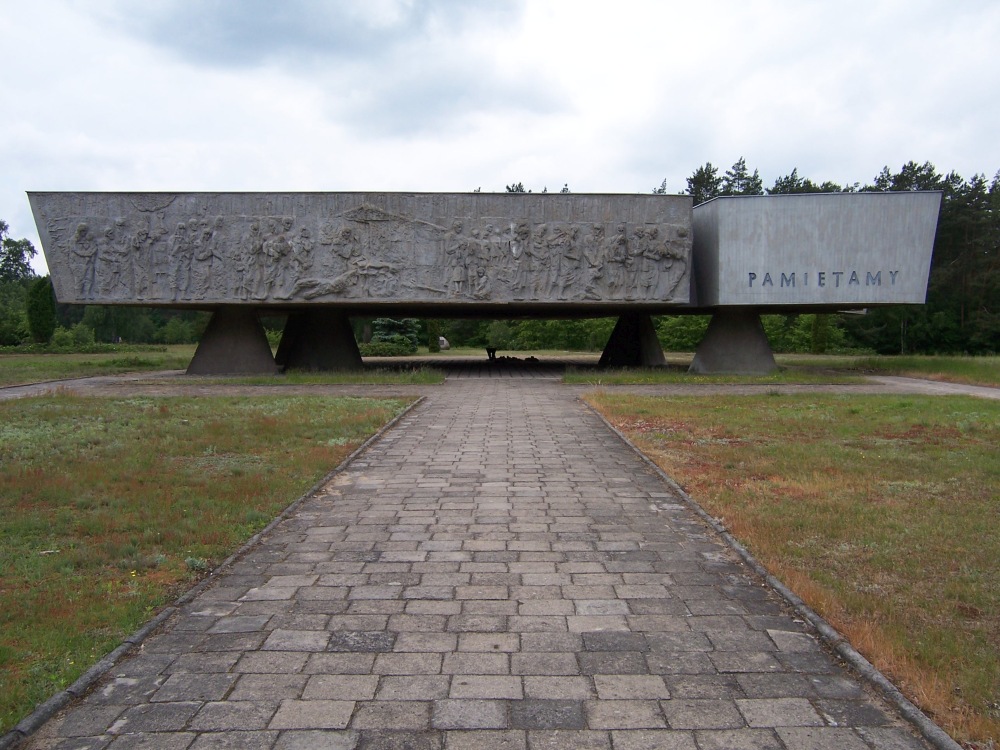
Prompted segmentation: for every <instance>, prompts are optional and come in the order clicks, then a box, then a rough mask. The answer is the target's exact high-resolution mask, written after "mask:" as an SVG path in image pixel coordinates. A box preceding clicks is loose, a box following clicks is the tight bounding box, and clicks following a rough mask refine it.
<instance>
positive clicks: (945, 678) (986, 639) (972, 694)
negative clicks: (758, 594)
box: [587, 392, 1000, 747]
mask: <svg viewBox="0 0 1000 750" xmlns="http://www.w3.org/2000/svg"><path fill="white" fill-rule="evenodd" d="M587 400H588V401H589V402H590V403H591V404H592V405H593V406H595V408H597V409H598V410H600V412H601V413H602V414H604V415H605V416H606V417H607V418H608V419H609V420H610V421H611V422H612V423H614V424H615V425H616V426H618V427H619V428H620V429H622V430H623V431H624V432H625V433H626V434H628V435H629V437H630V438H631V439H632V440H633V441H634V442H635V443H636V445H638V446H639V447H640V448H641V449H642V450H643V451H644V452H645V453H646V454H647V455H648V456H649V457H650V458H652V459H653V460H654V461H656V463H657V464H658V465H659V466H661V467H662V468H663V469H664V470H665V471H666V472H667V473H668V474H669V475H670V476H672V477H673V478H674V479H676V480H677V481H678V482H679V483H680V484H681V485H682V486H683V487H684V488H685V489H686V490H687V492H688V493H689V494H691V495H692V496H693V497H694V498H695V500H697V501H698V502H699V503H700V504H701V505H702V506H703V507H704V508H705V509H706V510H707V511H708V512H709V513H711V514H712V515H714V516H716V517H719V518H721V519H723V522H724V523H725V524H726V525H727V527H728V528H729V529H730V530H731V532H732V533H733V535H734V536H736V537H737V538H738V539H739V540H740V541H741V542H743V543H744V544H745V545H746V546H747V547H748V548H749V549H750V550H751V551H752V552H753V554H754V555H755V556H756V557H757V558H758V559H759V560H760V561H761V562H762V563H763V564H764V565H765V566H766V567H767V568H768V569H769V570H771V571H772V572H773V573H774V575H775V576H777V577H778V578H780V579H781V580H782V581H784V582H785V583H786V585H788V586H789V587H790V588H791V589H793V590H794V591H795V592H796V593H797V594H799V596H801V597H802V598H803V599H804V600H805V601H806V602H807V603H808V604H809V605H810V606H811V607H813V608H814V609H815V610H817V611H818V612H820V613H821V614H822V615H823V616H824V617H825V618H826V619H827V620H828V621H830V622H831V623H832V624H833V625H834V627H836V628H838V629H839V630H840V631H841V632H842V633H844V634H845V635H846V636H847V637H848V638H849V639H850V640H851V642H852V644H853V645H854V646H855V647H856V648H857V649H858V650H859V651H861V652H862V653H863V654H864V655H865V656H866V657H867V658H868V659H869V660H870V661H872V662H873V663H874V664H876V665H877V666H878V667H879V669H881V670H882V671H883V672H885V673H886V674H887V675H888V676H890V678H891V679H893V680H894V682H895V683H896V684H897V685H899V686H900V687H901V688H902V690H903V691H904V692H905V693H906V694H907V695H908V696H909V697H910V698H911V699H912V700H913V701H914V702H915V703H917V704H918V705H920V706H921V707H922V708H923V709H924V710H925V711H927V712H929V713H930V714H931V715H932V716H933V717H934V719H935V720H936V721H937V722H938V723H940V724H941V725H942V726H943V727H944V728H945V729H946V730H948V731H949V732H950V733H952V735H953V736H955V737H956V738H959V739H971V740H978V741H980V742H984V743H986V742H988V740H989V739H991V738H992V739H993V740H994V741H995V740H997V739H1000V552H998V550H1000V453H998V451H997V446H998V445H1000V403H997V402H995V401H987V400H984V399H974V398H961V397H915V396H906V397H900V396H857V395H851V396H846V395H845V396H837V395H802V396H777V395H760V396H751V397H748V396H740V397H727V396H724V395H713V396H711V397H679V398H677V397H675V398H670V399H665V398H662V397H655V396H635V395H629V394H615V393H613V392H596V393H593V394H591V395H590V396H588V399H587ZM983 746H984V747H987V746H990V747H991V746H992V745H987V744H984V745H983Z"/></svg>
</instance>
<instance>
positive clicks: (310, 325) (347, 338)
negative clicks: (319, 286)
mask: <svg viewBox="0 0 1000 750" xmlns="http://www.w3.org/2000/svg"><path fill="white" fill-rule="evenodd" d="M276 360H277V363H278V366H279V367H282V368H284V369H286V370H314V371H327V370H360V369H362V368H363V365H362V362H361V352H360V351H359V350H358V344H357V342H356V341H355V340H354V332H353V331H352V330H351V322H350V320H349V319H348V317H347V316H346V315H344V314H343V313H340V312H334V311H331V310H323V309H319V310H310V311H308V312H300V313H293V314H292V315H289V316H288V320H287V321H286V323H285V330H284V333H282V335H281V343H280V344H278V353H277V355H276Z"/></svg>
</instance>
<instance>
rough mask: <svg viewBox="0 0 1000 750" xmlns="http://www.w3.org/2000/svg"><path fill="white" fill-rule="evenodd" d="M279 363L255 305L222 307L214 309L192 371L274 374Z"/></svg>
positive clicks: (189, 373) (204, 373)
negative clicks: (248, 306) (253, 307)
mask: <svg viewBox="0 0 1000 750" xmlns="http://www.w3.org/2000/svg"><path fill="white" fill-rule="evenodd" d="M277 372H278V366H277V365H276V364H275V363H274V357H273V356H272V355H271V345H270V344H268V343H267V334H265V333H264V327H263V326H262V325H261V324H260V320H258V318H257V313H256V311H255V310H253V309H247V308H241V307H220V308H218V309H217V310H216V311H215V312H214V313H212V319H211V320H210V321H209V322H208V328H206V329H205V333H204V335H203V336H202V337H201V342H200V343H199V344H198V349H197V350H196V351H195V353H194V357H193V358H192V359H191V364H190V365H188V368H187V374H188V375H273V374H275V373H277Z"/></svg>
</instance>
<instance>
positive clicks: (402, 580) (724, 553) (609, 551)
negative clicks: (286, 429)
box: [31, 379, 925, 750]
mask: <svg viewBox="0 0 1000 750" xmlns="http://www.w3.org/2000/svg"><path fill="white" fill-rule="evenodd" d="M429 392H430V393H431V395H430V397H429V398H428V400H427V401H426V402H425V403H424V404H423V405H422V406H420V407H418V408H417V409H416V410H415V411H413V412H411V413H410V414H409V415H408V416H407V417H405V418H404V420H403V421H402V422H401V423H400V424H399V425H398V426H397V427H396V428H395V429H394V430H393V431H392V432H390V433H388V434H387V435H386V436H385V437H384V438H383V439H382V440H381V441H379V442H378V443H376V444H375V445H374V446H373V447H372V448H371V449H370V450H369V451H368V452H367V453H365V454H364V455H363V456H361V457H360V459H358V460H356V461H355V462H354V463H353V464H352V465H351V466H350V467H349V468H348V469H347V470H346V471H345V472H344V473H342V474H341V475H339V476H338V477H337V478H336V479H335V480H334V481H333V482H331V483H330V484H329V485H328V486H327V487H326V488H325V489H324V490H323V491H322V492H321V493H319V495H318V496H316V497H314V498H312V499H310V500H307V501H306V502H305V503H304V504H303V505H302V506H300V509H299V510H298V512H296V513H295V514H294V515H293V516H292V517H290V518H289V519H288V520H286V521H285V522H283V523H282V524H281V525H280V527H278V529H276V531H275V532H274V533H273V534H271V535H270V537H269V538H267V539H266V540H265V541H264V542H263V543H262V544H261V545H260V546H258V547H257V548H255V549H254V550H253V551H252V552H251V553H249V554H248V555H246V556H245V557H244V558H243V559H241V560H240V561H238V562H237V563H236V564H235V565H234V566H233V567H232V568H230V569H229V570H228V571H227V572H226V573H225V575H223V576H221V577H220V578H219V579H218V580H217V582H216V585H214V586H213V587H211V588H210V589H208V590H206V591H204V592H203V593H202V594H201V595H200V596H198V597H197V599H195V600H194V601H193V602H192V603H191V604H189V605H187V606H185V607H184V608H183V611H182V613H181V614H180V615H179V616H177V617H175V618H173V620H172V621H171V622H169V623H168V625H167V627H166V628H165V629H164V631H163V632H161V633H160V634H158V635H156V636H154V637H152V638H150V639H149V640H147V641H146V643H145V645H144V647H143V649H142V653H140V654H138V655H136V656H134V657H132V658H130V659H128V660H127V661H124V662H123V663H121V664H119V665H118V666H117V667H116V668H115V669H114V670H113V671H112V673H111V675H110V676H109V679H108V680H107V681H106V682H105V683H104V684H103V685H101V686H99V687H98V688H97V689H96V690H95V691H94V692H93V693H92V694H91V695H90V697H89V698H88V699H87V700H86V701H85V702H83V703H82V704H81V705H79V706H76V707H74V708H73V709H71V710H70V711H68V712H67V713H66V714H64V715H63V716H61V717H60V718H58V719H56V720H54V721H52V722H50V723H49V724H48V725H47V726H46V727H45V728H43V730H42V731H41V732H40V733H39V734H38V735H36V736H35V737H34V738H33V739H32V745H31V746H32V747H36V748H101V747H111V748H115V749H117V750H121V749H122V748H140V747H143V748H146V747H150V748H154V747H155V748H196V749H197V748H222V747H240V748H276V749H277V748H281V749H289V748H310V749H313V748H315V749H320V748H337V749H339V750H376V749H379V750H382V749H389V748H407V749H408V750H424V749H431V748H435V749H443V750H459V749H474V748H475V749H479V748H482V749H487V748H489V749H492V748H497V749H499V750H517V749H525V750H526V749H530V750H542V749H544V750H558V749H559V748H567V749H572V750H590V749H592V748H593V749H599V748H600V749H608V750H610V749H611V748H613V749H614V750H653V749H656V750H674V749H683V750H709V749H710V748H718V749H723V748H725V749H733V750H739V749H741V748H776V749H778V750H782V749H787V750H809V749H820V748H824V749H829V750H834V749H836V750H855V749H857V750H862V749H863V748H875V749H880V750H916V749H917V748H923V747H925V746H924V745H923V744H922V742H920V741H917V740H916V739H914V738H912V737H911V736H910V734H909V733H908V731H907V730H906V728H905V727H903V726H901V725H900V723H899V722H898V721H897V720H895V719H894V718H892V717H891V716H890V715H889V714H887V713H886V712H885V711H884V710H883V709H882V708H880V707H879V706H878V705H877V704H876V703H875V702H873V701H872V700H871V699H869V698H868V697H867V696H866V694H865V692H864V691H863V690H862V688H861V687H860V686H859V684H858V683H857V682H856V681H854V680H853V679H852V678H851V677H850V676H849V675H848V674H847V673H846V672H844V671H842V670H841V669H840V668H839V667H838V666H837V665H836V663H835V662H834V661H833V660H832V659H831V658H830V657H828V656H827V655H826V654H825V653H824V652H823V651H822V650H821V648H820V647H819V646H818V645H817V643H816V641H815V640H814V639H813V638H812V637H811V636H810V635H809V634H808V633H807V632H806V631H805V629H804V626H803V625H802V624H801V623H800V622H797V621H796V620H794V619H793V618H792V617H791V616H789V615H788V614H786V613H785V612H784V611H783V609H782V606H781V604H780V603H779V601H778V600H777V598H776V597H775V596H774V595H773V594H771V593H770V592H769V591H768V590H767V589H765V588H763V587H762V586H761V585H760V584H759V583H757V582H755V581H754V580H752V579H751V578H750V577H748V575H747V574H746V572H745V569H744V567H743V566H742V565H740V564H739V563H738V562H737V561H736V558H735V557H734V555H733V554H731V553H730V551H729V550H728V549H727V548H726V547H724V546H722V545H721V543H720V542H718V541H717V540H716V539H715V538H714V536H713V535H712V534H711V533H710V532H708V531H707V530H706V528H705V527H704V526H702V524H701V523H700V522H699V521H698V520H697V519H696V517H695V516H694V515H693V513H692V512H691V511H689V510H688V509H687V508H686V506H684V505H683V504H682V503H681V502H680V501H679V499H678V498H676V497H675V496H674V495H673V494H672V492H671V490H670V488H669V487H668V486H667V485H665V484H664V483H663V482H662V481H661V480H660V479H659V478H658V477H657V476H656V475H655V474H653V473H652V472H650V471H649V470H648V468H647V467H646V466H645V464H644V463H643V462H642V461H641V460H640V459H639V458H638V457H637V456H635V455H634V454H633V453H632V452H631V451H630V450H629V449H628V448H627V447H626V446H625V445H624V444H623V443H621V441H620V440H619V439H618V438H617V437H616V436H615V435H613V434H612V433H611V432H609V431H608V430H607V429H606V428H605V427H604V425H603V424H602V423H601V422H600V421H599V420H598V419H597V418H596V417H595V416H593V415H592V414H591V413H590V412H589V411H588V410H587V409H586V408H585V407H583V406H582V405H581V404H579V403H578V402H576V401H575V400H574V396H573V391H572V390H571V389H567V388H566V387H564V386H560V385H558V384H555V383H549V382H545V381H530V380H515V381H511V380H503V379H501V380H496V379H494V380H458V381H451V382H449V383H448V384H446V385H445V386H443V387H439V388H435V389H433V390H429Z"/></svg>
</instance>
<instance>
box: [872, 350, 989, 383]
mask: <svg viewBox="0 0 1000 750" xmlns="http://www.w3.org/2000/svg"><path fill="white" fill-rule="evenodd" d="M853 367H854V369H857V370H861V371H868V370H871V371H874V372H878V373H883V374H887V375H903V376H908V377H913V378H929V379H931V380H942V381H946V382H949V383H965V384H967V385H992V386H1000V357H863V358H860V359H858V360H857V361H855V362H854V364H853Z"/></svg>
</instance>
